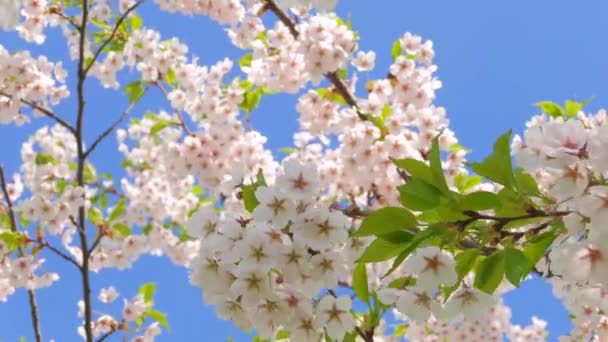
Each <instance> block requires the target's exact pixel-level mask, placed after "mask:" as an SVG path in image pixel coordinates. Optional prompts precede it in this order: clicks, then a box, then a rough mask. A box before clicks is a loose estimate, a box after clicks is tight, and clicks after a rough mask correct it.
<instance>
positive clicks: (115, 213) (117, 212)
mask: <svg viewBox="0 0 608 342" xmlns="http://www.w3.org/2000/svg"><path fill="white" fill-rule="evenodd" d="M126 208H127V200H126V199H125V198H121V199H120V201H118V203H116V206H114V208H113V209H112V212H111V213H110V217H109V219H108V220H109V221H110V222H111V221H114V220H116V219H118V218H120V217H121V216H122V215H123V214H124V213H125V209H126Z"/></svg>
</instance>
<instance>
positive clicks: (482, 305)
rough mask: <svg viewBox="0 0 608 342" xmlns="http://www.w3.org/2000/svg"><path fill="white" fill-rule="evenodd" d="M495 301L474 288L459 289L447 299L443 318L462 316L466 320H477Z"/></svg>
mask: <svg viewBox="0 0 608 342" xmlns="http://www.w3.org/2000/svg"><path fill="white" fill-rule="evenodd" d="M495 301H496V300H495V298H494V297H493V296H491V295H489V294H487V293H485V292H482V291H480V290H478V289H476V288H469V287H461V288H460V289H458V290H456V291H455V292H454V293H452V295H451V296H450V298H448V300H447V302H446V304H445V316H446V318H448V319H452V318H456V317H458V316H459V315H461V314H462V315H463V316H464V317H465V318H467V319H473V320H474V319H479V318H480V317H482V315H483V314H484V313H485V312H486V311H487V310H488V309H489V308H490V307H491V306H492V304H494V303H495Z"/></svg>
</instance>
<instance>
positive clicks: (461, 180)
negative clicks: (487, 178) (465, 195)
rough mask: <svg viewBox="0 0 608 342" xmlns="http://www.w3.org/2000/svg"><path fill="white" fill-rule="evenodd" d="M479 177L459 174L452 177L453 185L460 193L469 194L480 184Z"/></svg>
mask: <svg viewBox="0 0 608 342" xmlns="http://www.w3.org/2000/svg"><path fill="white" fill-rule="evenodd" d="M481 181H482V179H481V177H479V176H478V175H471V176H469V175H467V174H465V173H459V174H457V175H456V177H454V185H456V188H457V189H458V191H460V192H469V191H471V190H473V188H474V187H476V186H477V185H479V184H481Z"/></svg>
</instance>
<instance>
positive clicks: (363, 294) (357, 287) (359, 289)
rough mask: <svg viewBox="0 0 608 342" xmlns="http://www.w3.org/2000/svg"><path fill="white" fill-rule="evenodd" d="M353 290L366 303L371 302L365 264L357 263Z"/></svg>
mask: <svg viewBox="0 0 608 342" xmlns="http://www.w3.org/2000/svg"><path fill="white" fill-rule="evenodd" d="M353 291H355V294H356V295H357V297H358V298H359V299H360V300H361V301H362V302H364V303H369V289H368V285H367V269H366V267H365V264H364V263H362V262H360V263H357V266H355V269H354V271H353Z"/></svg>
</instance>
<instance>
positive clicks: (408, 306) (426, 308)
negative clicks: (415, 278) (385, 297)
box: [396, 287, 441, 322]
mask: <svg viewBox="0 0 608 342" xmlns="http://www.w3.org/2000/svg"><path fill="white" fill-rule="evenodd" d="M396 308H397V310H399V311H400V312H401V313H403V314H405V315H407V316H408V317H409V318H410V319H412V320H414V321H417V322H423V321H426V320H427V319H428V318H429V315H431V314H434V315H435V316H438V314H439V313H441V306H440V305H439V303H437V301H436V300H435V299H434V298H433V295H432V293H431V292H429V291H428V289H425V288H420V287H414V288H411V289H408V290H406V291H402V292H401V295H400V296H399V300H398V301H397V304H396Z"/></svg>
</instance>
